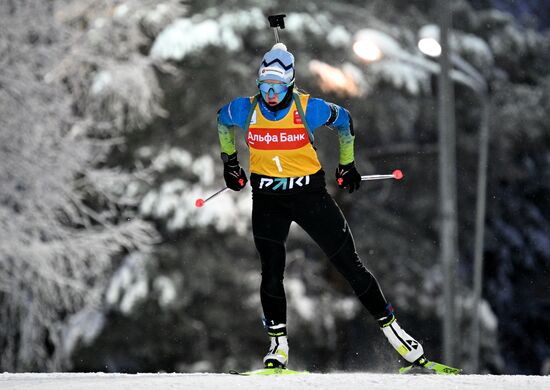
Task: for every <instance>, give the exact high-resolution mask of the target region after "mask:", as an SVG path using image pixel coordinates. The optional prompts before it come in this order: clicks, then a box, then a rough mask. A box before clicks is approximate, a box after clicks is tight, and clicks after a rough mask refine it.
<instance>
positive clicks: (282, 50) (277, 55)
mask: <svg viewBox="0 0 550 390" xmlns="http://www.w3.org/2000/svg"><path fill="white" fill-rule="evenodd" d="M264 80H279V81H282V82H283V83H286V84H291V83H293V82H294V56H293V55H292V53H290V52H289V51H287V49H286V46H285V44H284V43H281V42H279V43H276V44H275V45H273V47H272V48H271V50H270V51H268V52H267V53H265V55H264V58H263V59H262V63H261V65H260V69H259V71H258V81H264Z"/></svg>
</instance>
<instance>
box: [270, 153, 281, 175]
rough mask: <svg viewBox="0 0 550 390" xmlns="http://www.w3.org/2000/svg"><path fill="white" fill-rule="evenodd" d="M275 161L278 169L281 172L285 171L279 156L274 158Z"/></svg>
mask: <svg viewBox="0 0 550 390" xmlns="http://www.w3.org/2000/svg"><path fill="white" fill-rule="evenodd" d="M272 160H273V161H275V164H276V165H277V169H278V170H279V172H282V171H283V167H282V166H281V160H279V156H275V157H273V158H272Z"/></svg>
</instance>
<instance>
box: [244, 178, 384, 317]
mask: <svg viewBox="0 0 550 390" xmlns="http://www.w3.org/2000/svg"><path fill="white" fill-rule="evenodd" d="M292 222H296V223H297V224H298V225H299V226H300V227H302V229H304V230H305V231H306V232H307V233H308V234H309V236H310V237H311V238H312V239H313V240H314V241H315V242H316V243H317V244H318V245H319V247H320V248H321V249H322V250H323V252H324V253H325V254H326V256H327V257H328V258H329V260H330V261H331V262H332V264H334V266H335V267H336V269H337V270H338V271H339V272H340V273H341V274H342V275H343V276H344V277H345V278H346V279H347V281H348V282H349V283H350V285H351V287H352V288H353V290H354V292H355V294H356V295H357V297H358V298H359V300H360V301H361V302H362V304H363V305H364V306H365V307H366V308H367V310H368V311H369V312H370V313H371V314H372V315H373V316H377V315H379V314H380V313H384V312H385V309H386V305H387V302H386V299H385V298H384V295H383V294H382V291H381V290H380V286H379V285H378V282H377V280H376V278H375V277H374V276H373V275H372V273H371V272H370V271H369V270H368V269H367V268H366V267H365V265H364V264H363V263H362V262H361V259H360V258H359V256H358V255H357V252H356V250H355V243H354V241H353V236H352V234H351V231H350V228H349V226H348V224H347V221H346V219H345V218H344V215H343V214H342V212H341V211H340V208H339V207H338V206H337V204H336V202H335V201H334V200H333V199H332V197H331V196H330V195H329V194H328V193H327V191H326V189H325V188H321V189H319V190H317V191H316V192H302V193H298V194H292V195H269V194H263V193H254V194H253V204H252V230H253V233H254V242H255V244H256V249H257V250H258V253H259V255H260V260H261V263H262V282H261V286H260V296H261V302H262V308H263V311H264V316H265V318H266V320H267V321H268V323H270V324H280V323H286V297H285V290H284V285H283V277H284V269H285V242H286V239H287V237H288V232H289V228H290V224H291V223H292Z"/></svg>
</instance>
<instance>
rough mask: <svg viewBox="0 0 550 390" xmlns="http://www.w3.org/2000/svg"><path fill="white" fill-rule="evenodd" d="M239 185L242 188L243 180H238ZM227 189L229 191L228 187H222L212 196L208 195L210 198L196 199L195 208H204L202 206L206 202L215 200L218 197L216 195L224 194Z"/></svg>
mask: <svg viewBox="0 0 550 390" xmlns="http://www.w3.org/2000/svg"><path fill="white" fill-rule="evenodd" d="M239 184H240V185H241V186H243V187H244V180H243V179H239ZM228 189H229V187H223V188H222V189H221V190H219V191H217V192H215V193H214V194H212V195H210V196H209V197H208V198H206V199H203V198H199V199H197V200H196V201H195V207H197V208H200V207H202V206H204V204H205V203H206V202H208V201H209V200H211V199H214V198H215V197H216V196H218V195H221V194H223V193H224V192H225V191H227V190H228Z"/></svg>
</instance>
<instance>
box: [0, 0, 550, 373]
mask: <svg viewBox="0 0 550 390" xmlns="http://www.w3.org/2000/svg"><path fill="white" fill-rule="evenodd" d="M435 3H436V1H434V0H421V1H414V2H411V1H404V0H370V1H365V0H361V1H355V0H349V1H339V2H334V1H330V0H318V1H288V2H280V1H273V0H229V1H223V2H221V1H212V0H203V1H198V0H197V1H185V0H183V1H177V0H161V1H153V0H89V1H85V0H49V1H43V0H1V1H0V69H1V72H0V126H1V127H0V181H1V186H0V371H14V372H15V371H31V370H32V371H54V370H55V371H60V370H74V371H106V372H138V371H140V372H147V371H153V372H157V371H167V372H172V371H177V372H194V371H220V372H223V371H227V370H229V369H243V368H254V367H257V366H259V365H260V364H261V360H260V359H261V357H262V356H263V354H264V353H265V352H266V350H267V347H268V340H267V337H266V336H265V332H264V330H263V328H262V325H261V317H262V313H261V307H260V302H259V294H258V288H259V278H260V275H259V273H260V266H259V261H258V259H257V255H256V252H255V249H254V245H253V241H252V239H251V230H250V211H251V210H250V208H251V200H250V191H249V190H246V191H241V192H240V193H231V194H229V193H227V194H224V195H223V196H220V197H219V198H217V199H215V200H214V201H212V202H209V203H208V205H207V206H206V207H204V208H203V209H196V208H195V207H194V201H195V199H196V198H198V197H203V196H205V195H208V194H211V193H213V192H215V191H216V190H218V189H219V188H221V187H222V186H223V185H224V183H223V177H222V164H221V162H220V160H219V145H218V140H217V132H216V111H217V110H218V109H219V108H220V107H221V106H222V105H223V104H225V103H227V102H228V101H230V100H231V99H233V98H235V97H237V96H249V95H252V94H255V93H256V89H255V78H256V72H257V69H258V66H259V62H260V60H261V57H262V55H263V54H264V53H265V52H266V51H267V50H269V49H270V48H271V46H272V44H273V41H274V40H273V32H272V31H271V29H270V28H269V26H268V23H267V20H266V15H268V14H272V13H286V14H287V15H288V17H287V19H286V25H287V28H286V29H285V30H284V31H282V32H281V39H282V41H283V42H285V43H286V45H287V46H288V49H289V50H290V51H291V52H293V53H294V55H295V57H296V66H297V78H296V80H297V84H298V85H299V87H301V88H302V89H304V90H305V91H307V92H309V93H311V94H312V95H314V96H318V97H323V98H324V99H326V100H328V101H333V102H335V103H337V104H340V105H342V106H344V107H346V108H348V109H349V110H350V112H351V114H352V116H353V120H354V125H355V131H356V135H357V140H356V152H355V155H356V163H357V166H358V167H359V170H360V172H362V174H375V173H384V172H391V171H392V170H393V169H396V168H400V169H402V170H403V172H404V173H405V178H404V180H402V181H401V182H393V183H389V182H371V183H364V184H363V186H362V188H361V190H360V191H359V192H358V193H354V194H352V195H349V194H347V193H344V192H338V191H337V189H336V186H335V183H333V180H332V179H331V178H332V175H333V172H334V169H335V167H336V166H337V163H338V147H337V137H336V135H335V134H334V132H333V131H332V130H330V129H319V130H318V131H317V137H316V143H317V147H318V148H319V151H318V153H319V156H320V159H321V162H322V163H323V165H324V168H325V171H326V172H327V177H328V178H329V180H328V186H329V192H331V193H332V194H333V195H334V196H335V197H336V199H337V201H338V202H339V204H340V205H341V207H342V209H343V211H344V213H345V214H346V216H347V218H348V221H349V223H350V225H351V227H352V230H353V232H354V236H355V239H356V243H357V246H358V251H359V254H360V256H361V257H362V259H363V260H364V261H365V262H366V263H367V265H368V266H369V268H370V269H371V270H372V271H373V272H374V273H375V275H377V277H378V278H379V280H380V283H381V285H382V288H383V289H384V291H385V292H386V295H387V298H388V299H389V300H390V301H391V302H392V303H393V305H394V307H395V308H396V313H397V315H398V317H399V318H400V321H401V323H402V324H403V325H404V327H405V328H406V329H407V330H409V332H411V334H413V335H415V337H417V338H418V339H419V340H420V341H421V342H423V343H424V348H425V350H426V353H427V354H428V356H430V357H431V358H433V359H440V358H441V357H442V346H441V345H442V342H441V321H442V316H443V314H444V310H443V307H442V306H443V305H442V283H443V274H442V267H441V264H440V263H439V261H438V258H439V247H438V239H439V235H438V229H439V213H438V183H437V180H438V177H437V166H438V163H437V146H436V145H437V128H436V123H437V118H436V116H437V98H436V94H437V80H436V78H435V77H433V75H431V74H430V73H428V72H427V71H426V70H424V69H422V68H419V67H415V66H413V65H411V64H410V63H407V62H406V61H399V60H392V59H390V58H386V59H383V60H382V61H379V62H376V63H370V64H366V63H364V62H362V61H361V60H360V59H359V58H357V57H356V56H355V54H354V53H353V51H352V49H351V47H352V44H353V37H354V35H355V33H356V32H357V31H359V30H360V29H364V28H370V29H375V30H378V31H381V32H383V33H385V34H388V35H389V36H391V37H393V38H394V39H395V40H397V42H399V44H400V46H401V50H402V52H403V53H405V54H406V55H407V56H410V57H412V58H417V57H420V56H422V55H421V54H420V52H419V51H418V50H417V49H416V42H417V32H418V30H419V28H420V27H422V26H424V25H426V24H430V23H435V22H436V20H437V13H436V7H435ZM451 3H452V7H453V23H454V32H453V43H452V45H453V47H452V50H454V51H455V52H456V53H458V54H460V55H461V56H462V57H464V58H465V59H466V60H467V61H468V62H470V63H471V64H472V65H473V66H475V67H476V68H477V69H478V70H479V71H480V72H482V74H483V75H484V77H485V78H486V79H487V80H488V81H489V83H490V86H491V102H492V106H491V118H490V127H491V138H490V164H489V182H488V196H487V201H488V205H487V206H488V210H487V233H486V238H485V244H484V254H485V259H486V262H485V270H484V276H485V279H484V289H483V297H484V301H483V311H482V313H483V316H482V321H481V325H482V338H481V340H482V350H481V365H482V372H486V373H494V374H497V373H507V374H513V373H523V374H539V373H541V372H543V371H545V372H548V365H549V364H550V333H549V331H548V329H550V300H549V297H550V291H549V290H550V282H549V280H550V279H549V273H548V270H549V265H550V234H549V232H550V229H549V227H550V202H549V192H548V189H549V183H550V148H549V147H550V131H549V123H550V110H548V108H549V107H550V73H549V64H550V30H549V29H548V26H549V20H550V2H548V1H513V0H498V1H497V0H495V1H491V0H475V1H474V0H472V1H466V0H457V1H453V2H451ZM329 71H330V72H334V71H337V72H339V73H337V74H339V75H340V77H341V82H340V83H337V84H334V83H330V82H329V81H328V80H327V79H326V77H325V76H326V75H327V72H329ZM455 92H456V126H457V160H458V161H457V172H458V211H459V253H460V259H459V263H458V270H459V272H458V281H457V283H458V286H459V288H458V292H457V298H456V307H457V318H458V322H457V334H456V340H457V341H458V342H457V351H456V352H457V357H458V358H457V364H458V365H459V366H462V367H464V368H466V369H468V367H469V348H468V345H469V340H470V332H471V329H470V322H471V313H472V259H473V232H474V216H475V215H474V211H475V197H476V193H475V191H476V184H475V183H476V175H477V173H476V172H477V171H476V164H477V147H478V131H479V121H480V104H479V100H478V99H477V96H476V95H475V94H474V93H473V92H472V91H471V90H470V89H468V88H466V87H464V86H462V85H460V84H458V83H457V84H455ZM239 150H240V155H241V161H243V162H244V166H245V168H247V167H248V164H247V163H246V160H247V158H246V157H245V156H247V152H246V150H245V145H244V142H240V144H239ZM287 249H288V257H287V273H286V287H287V295H288V299H289V321H288V322H289V333H290V342H291V357H290V358H291V364H292V366H293V367H295V368H307V369H309V370H314V371H330V370H356V371H358V370H361V371H365V370H374V371H382V372H385V371H392V370H394V369H395V368H396V367H397V366H399V364H400V362H399V359H398V356H397V355H396V354H395V352H394V351H393V350H391V348H390V347H389V346H388V345H387V343H386V341H385V340H384V339H383V336H382V333H381V332H380V331H379V330H378V329H377V326H376V325H375V322H374V321H373V320H372V319H371V318H370V317H369V315H368V314H367V313H366V311H365V310H364V309H362V308H361V307H360V305H359V304H358V301H356V299H355V297H354V296H353V294H352V291H351V289H350V288H349V287H348V286H347V284H346V282H345V281H344V280H343V279H342V278H341V277H340V276H339V275H338V274H337V272H336V271H335V270H334V269H333V268H332V267H331V265H330V263H329V262H328V261H327V260H326V259H325V258H324V255H323V254H322V253H321V251H320V250H319V249H318V248H317V247H316V246H315V244H314V243H312V242H311V240H310V239H309V238H308V237H307V236H306V234H305V233H304V232H303V231H301V230H300V229H298V228H293V229H292V230H291V237H290V240H289V242H288V245H287ZM544 367H546V368H544Z"/></svg>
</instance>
